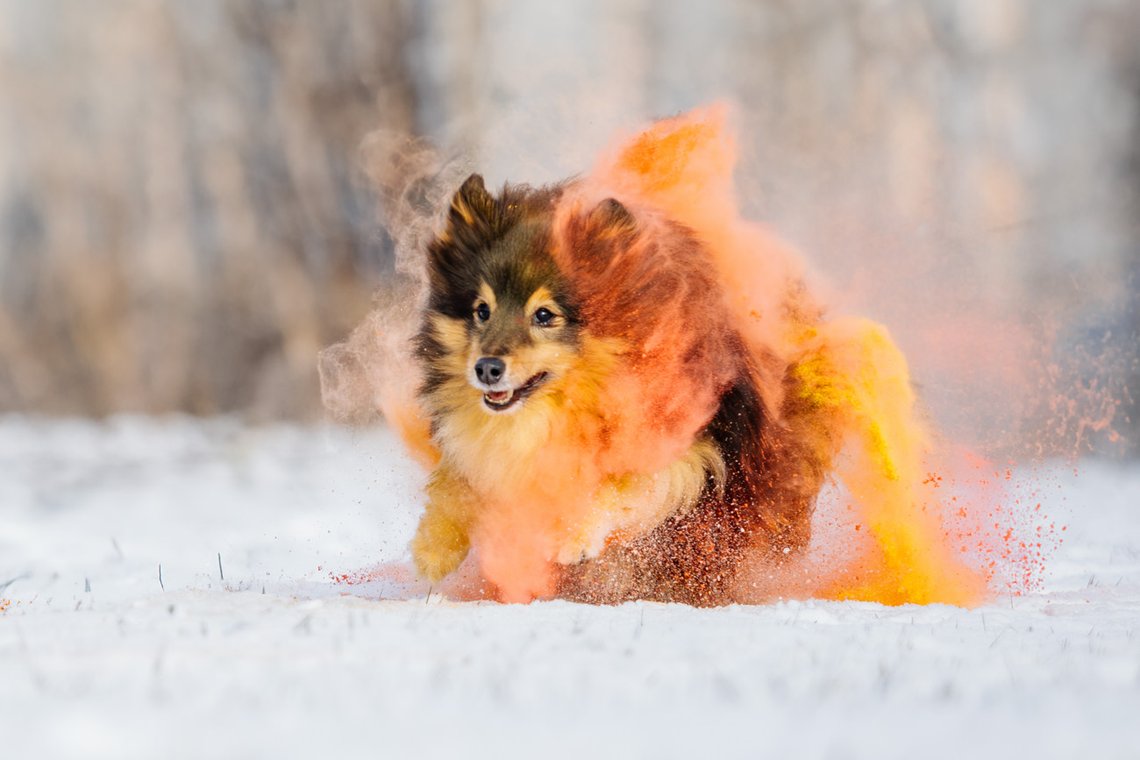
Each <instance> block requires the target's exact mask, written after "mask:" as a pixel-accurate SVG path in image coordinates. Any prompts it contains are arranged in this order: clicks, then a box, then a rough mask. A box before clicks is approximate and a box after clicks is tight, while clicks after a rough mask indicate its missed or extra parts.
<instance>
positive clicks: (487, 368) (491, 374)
mask: <svg viewBox="0 0 1140 760" xmlns="http://www.w3.org/2000/svg"><path fill="white" fill-rule="evenodd" d="M506 371H507V365H506V364H505V363H504V362H503V360H502V359H496V358H495V357H493V356H484V357H483V358H482V359H480V360H479V361H477V362H475V377H477V378H479V382H481V383H486V384H487V385H494V384H495V383H497V382H499V379H500V378H502V376H503V373H504V372H506Z"/></svg>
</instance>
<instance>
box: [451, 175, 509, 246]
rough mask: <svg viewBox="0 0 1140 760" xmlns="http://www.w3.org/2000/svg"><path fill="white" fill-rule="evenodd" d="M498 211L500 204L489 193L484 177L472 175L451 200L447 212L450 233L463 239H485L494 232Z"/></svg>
mask: <svg viewBox="0 0 1140 760" xmlns="http://www.w3.org/2000/svg"><path fill="white" fill-rule="evenodd" d="M498 211H499V209H498V204H497V203H496V202H495V198H494V196H492V195H491V194H490V193H489V192H487V187H486V185H484V184H483V177H482V176H481V175H479V174H472V175H471V176H470V177H468V178H467V179H466V180H464V181H463V184H462V185H460V186H459V190H457V191H456V192H455V195H453V196H452V198H451V207H450V208H449V209H448V212H447V227H448V231H449V232H450V233H451V234H452V235H454V236H456V237H458V238H461V239H481V238H485V237H487V236H488V235H490V234H491V232H492V231H493V230H494V227H495V223H496V220H497V218H498Z"/></svg>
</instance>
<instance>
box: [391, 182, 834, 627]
mask: <svg viewBox="0 0 1140 760" xmlns="http://www.w3.org/2000/svg"><path fill="white" fill-rule="evenodd" d="M577 189H578V188H577V187H576V185H575V183H573V182H570V183H566V184H563V185H558V186H554V187H546V188H537V189H536V188H531V187H527V186H510V185H508V186H506V187H505V188H504V189H503V190H502V191H501V192H500V193H498V194H497V195H493V194H492V193H490V192H489V191H488V190H487V189H486V187H485V185H484V182H483V179H482V178H481V177H480V176H479V175H477V174H476V175H471V176H470V177H469V178H468V179H467V180H466V181H465V182H464V183H463V184H462V186H461V187H460V188H459V189H458V191H457V192H456V193H455V194H454V197H453V198H452V199H451V202H450V208H449V210H448V213H447V219H446V224H445V227H444V229H443V231H442V232H441V233H440V234H439V235H438V236H437V237H436V239H435V240H434V241H433V242H432V243H431V245H430V246H429V249H428V257H427V259H428V260H427V271H428V289H429V295H428V299H427V306H426V310H425V312H424V314H423V320H422V327H421V330H420V332H419V335H418V337H417V339H416V346H417V357H418V361H419V362H420V363H421V366H422V373H423V382H422V387H421V388H420V391H419V402H420V405H421V407H422V410H423V413H424V414H425V415H426V417H427V418H428V420H429V421H430V436H431V442H432V444H433V445H434V447H435V448H436V449H437V450H438V452H439V458H438V464H437V465H436V467H435V469H434V471H433V472H432V473H431V475H430V479H429V483H428V487H427V495H428V502H427V509H426V512H425V513H424V515H423V517H422V520H421V521H420V523H419V527H418V530H417V532H416V535H415V538H414V540H413V543H412V554H413V559H414V561H415V564H416V567H417V568H418V570H419V572H420V573H421V574H422V575H423V576H424V577H426V578H428V579H430V580H431V581H439V580H440V579H442V578H444V577H445V576H447V575H448V574H450V573H452V572H453V571H455V570H456V568H457V567H459V565H460V563H461V562H462V561H463V560H464V558H465V557H466V556H467V554H468V552H469V550H470V549H471V547H472V544H473V543H474V544H475V545H476V546H477V548H478V549H479V550H480V551H481V552H482V554H483V556H482V557H481V560H480V562H481V565H482V566H483V569H484V575H485V576H486V577H487V578H488V579H489V580H490V581H491V582H492V583H494V584H496V585H497V587H498V588H499V589H500V592H501V596H503V597H505V598H508V599H527V598H531V597H534V596H544V595H557V596H560V597H562V598H568V599H573V600H580V601H587V602H598V603H615V602H620V601H623V600H627V599H651V600H660V601H678V602H685V603H688V604H692V605H716V604H723V603H727V602H729V601H732V599H733V592H732V588H733V584H734V581H735V577H736V573H737V570H738V568H739V567H740V565H741V563H742V561H743V559H744V558H745V557H746V556H747V555H757V554H759V555H764V556H767V557H768V558H770V559H771V560H772V561H775V562H779V561H781V560H783V559H784V558H786V557H788V556H794V555H795V554H796V553H798V552H800V550H802V549H803V548H804V546H805V545H806V544H807V542H808V539H809V536H810V525H811V515H812V509H813V504H814V501H815V498H816V495H817V493H818V492H819V490H820V488H821V485H822V483H823V481H824V478H825V476H826V473H827V471H828V468H829V465H830V457H831V455H832V453H831V452H832V450H833V448H834V447H833V446H831V445H820V441H819V440H817V439H818V438H819V437H820V436H821V435H823V436H825V437H826V436H827V435H828V432H827V429H826V426H824V427H822V428H821V427H820V426H819V425H817V424H810V425H809V424H806V422H807V418H808V417H810V416H811V415H812V414H813V409H812V408H811V405H809V404H805V403H804V401H803V399H804V395H803V394H802V393H798V392H796V389H795V388H794V387H793V386H795V385H796V384H797V383H798V382H799V380H797V372H796V368H795V367H794V366H786V367H782V368H781V371H782V375H783V376H782V377H780V378H779V380H778V382H779V383H781V384H783V385H785V386H787V387H786V388H784V392H782V393H780V394H777V395H778V397H779V402H778V403H780V407H779V408H777V409H769V408H767V407H768V406H770V405H771V403H770V402H768V403H766V400H765V398H764V395H765V394H764V389H763V388H762V387H760V386H759V383H760V378H761V376H762V375H763V374H764V372H765V371H768V370H767V369H766V368H761V367H758V366H757V363H758V361H762V359H761V360H758V359H757V357H756V355H755V351H750V350H749V349H748V347H747V346H746V345H745V340H744V338H743V337H742V335H741V333H740V331H739V330H738V329H737V327H736V326H735V325H734V324H733V316H732V311H731V310H730V309H729V308H728V307H727V306H726V304H725V296H724V294H723V288H722V286H721V284H720V283H719V282H718V279H717V276H716V274H715V271H716V266H715V265H714V262H713V261H712V260H711V259H710V257H709V255H708V253H707V251H705V250H704V249H703V246H702V243H701V242H699V241H698V240H697V238H696V237H695V236H694V235H693V233H692V232H691V230H689V229H687V228H686V227H684V226H683V225H681V224H679V223H677V222H675V221H673V220H671V219H669V218H666V217H665V216H664V215H663V214H662V213H660V212H659V211H655V210H653V209H645V208H639V209H636V210H634V209H633V208H631V207H627V204H625V203H623V202H622V200H621V199H619V198H614V197H607V198H602V199H600V200H597V202H596V203H595V202H593V201H592V200H583V198H581V197H575V196H576V195H578V193H577ZM635 250H637V251H639V252H638V253H637V254H636V255H634V253H633V252H634V251H635ZM789 303H791V300H789ZM789 308H791V306H789ZM693 314H699V315H700V318H699V319H696V320H694V325H693V326H691V327H690V328H686V326H685V325H686V323H687V322H688V321H689V320H691V319H693V316H692V315H693ZM810 318H811V317H810V315H807V316H805V317H804V319H805V320H809V321H810ZM670 373H673V374H674V375H675V378H670V377H660V375H661V374H665V375H669V374H670ZM700 373H703V374H704V376H702V377H694V376H693V375H696V374H700ZM653 383H657V385H658V387H656V388H649V387H648V386H651V385H653ZM670 383H675V384H677V387H675V388H672V389H671V388H669V387H668V384H670ZM653 394H656V396H654V395H653ZM769 395H771V394H769ZM647 396H648V397H649V398H648V399H647ZM686 396H689V397H686ZM694 396H695V397H694ZM637 405H642V406H643V407H644V408H643V409H642V410H640V411H639V412H638V414H637V415H633V414H631V413H630V406H637ZM615 407H621V408H615ZM642 412H644V413H642ZM623 415H624V416H623ZM623 425H624V426H625V427H626V428H632V429H630V430H627V429H623ZM686 426H687V427H686ZM821 430H822V431H823V432H822V433H821V432H820V431H821ZM671 431H672V432H673V433H676V434H674V435H673V436H672V439H671V441H672V442H671V443H670V444H669V445H668V446H665V447H660V446H654V441H652V440H646V439H647V438H652V437H653V436H655V435H658V434H660V435H661V436H664V437H669V436H670V433H671ZM623 436H625V438H626V440H623ZM631 436H640V437H641V438H642V440H640V441H636V440H633V441H631V440H629V439H630V437H631ZM678 441H679V442H678ZM670 446H671V447H672V450H669V451H664V452H663V451H661V450H660V449H662V448H666V449H668V448H669V447H670ZM642 447H644V451H645V452H646V453H645V460H644V461H637V460H638V458H639V457H638V454H637V452H638V451H640V450H642ZM607 452H608V453H610V454H612V456H611V457H610V459H609V460H605V455H606V454H607ZM631 455H632V456H631ZM599 457H601V459H599ZM520 544H536V545H534V546H529V545H523V546H520ZM510 553H514V554H516V555H519V556H522V557H523V558H524V559H522V560H519V561H510V560H508V561H506V562H505V563H504V562H503V561H502V559H503V558H502V557H500V556H497V555H499V554H510ZM528 557H529V559H527V558H528ZM516 559H517V558H516ZM520 575H521V576H523V577H522V578H521V580H520Z"/></svg>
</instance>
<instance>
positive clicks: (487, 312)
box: [475, 303, 491, 322]
mask: <svg viewBox="0 0 1140 760" xmlns="http://www.w3.org/2000/svg"><path fill="white" fill-rule="evenodd" d="M475 316H476V317H478V318H479V321H480V322H486V321H487V320H488V319H490V318H491V307H490V306H488V305H487V304H485V303H481V304H479V305H478V306H476V307H475Z"/></svg>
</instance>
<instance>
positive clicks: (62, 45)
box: [0, 0, 1140, 455]
mask: <svg viewBox="0 0 1140 760" xmlns="http://www.w3.org/2000/svg"><path fill="white" fill-rule="evenodd" d="M1138 40H1140V2H1136V1H1135V0H1083V1H1082V2H1078V1H1077V0H1073V1H1072V2H1064V3H1059V2H1058V3H1041V2H1031V0H923V1H922V2H905V3H904V2H890V1H888V0H768V1H766V2H755V1H753V2H746V1H745V0H717V1H715V2H714V1H709V2H701V3H696V2H680V1H679V0H677V1H673V2H651V1H650V0H581V1H580V2H534V1H533V0H479V1H471V2H443V1H442V0H425V1H423V2H413V1H412V0H406V1H404V2H401V1H399V0H391V1H386V0H345V1H344V2H338V3H325V2H318V1H317V0H308V1H305V0H193V2H191V1H190V0H168V1H167V2H162V1H161V0H102V1H101V2H99V3H89V2H85V1H84V0H0V412H24V413H46V414H51V415H94V416H103V415H108V414H112V413H116V412H142V413H167V412H187V413H191V414H195V415H215V414H223V413H236V414H239V415H241V416H242V417H243V418H246V419H249V420H253V421H268V420H278V419H287V420H301V421H312V420H315V419H319V418H320V417H321V415H322V411H321V404H320V394H319V390H318V381H317V372H316V356H317V353H318V351H319V350H320V349H321V348H323V347H324V346H327V345H328V344H330V343H333V342H335V341H337V340H340V339H342V338H343V337H345V336H346V335H347V333H348V332H349V331H350V330H351V329H352V327H353V326H355V325H356V324H357V323H358V322H359V321H360V320H361V319H362V318H363V317H364V315H365V314H366V313H367V312H368V310H369V307H370V298H371V295H372V293H373V292H375V290H376V289H377V288H378V287H379V286H381V285H382V284H383V283H384V282H385V279H386V278H387V277H388V276H389V275H390V272H391V267H392V259H393V242H392V238H391V236H389V235H388V233H387V232H386V231H385V230H384V228H383V226H382V224H381V223H380V220H381V218H382V211H383V210H382V209H379V208H378V202H377V200H376V196H375V194H374V193H373V191H372V190H371V189H370V187H369V184H368V182H367V180H366V178H365V172H364V170H363V161H362V159H361V152H360V146H361V143H362V141H363V140H364V138H365V137H366V136H367V135H368V134H369V133H370V132H372V131H374V130H378V129H388V130H396V131H401V132H407V133H409V134H414V135H420V136H424V137H426V138H429V139H431V140H432V141H434V142H435V143H436V144H437V145H438V146H440V148H441V149H442V150H443V151H444V152H445V153H446V154H447V155H451V156H456V157H460V158H461V160H463V161H465V162H470V163H471V164H472V165H473V166H475V167H477V168H478V169H479V170H480V171H482V173H483V174H484V175H485V176H487V178H488V180H489V181H490V182H494V183H499V182H503V181H506V180H508V179H509V180H512V181H529V182H536V183H537V182H545V181H551V180H554V179H558V178H560V177H564V176H566V175H569V174H573V173H575V172H580V171H583V170H585V169H587V168H588V167H589V166H590V164H591V161H592V156H593V155H595V154H596V152H597V151H598V150H599V149H601V148H603V147H604V146H605V144H606V143H607V141H608V140H609V139H611V137H612V135H613V134H614V133H615V132H618V131H621V130H630V129H633V128H636V127H637V126H638V125H639V124H640V123H642V122H644V121H645V120H646V119H649V118H653V117H656V116H664V115H670V114H672V113H676V112H678V111H681V110H685V109H687V108H690V107H692V106H696V105H700V104H702V103H706V102H708V101H710V100H713V99H718V98H727V99H729V100H730V101H731V102H733V103H734V104H735V107H736V113H737V124H738V127H739V134H740V142H741V152H742V156H743V164H742V166H741V169H740V172H739V184H740V188H741V191H742V199H743V204H744V206H745V210H746V211H747V213H748V214H749V215H750V216H752V217H753V218H756V219H760V220H764V221H765V222H767V223H768V224H770V225H771V226H772V227H773V228H774V229H775V230H777V231H778V232H779V234H781V235H783V236H784V237H785V238H787V239H788V240H790V241H791V242H792V243H794V244H795V245H796V246H797V247H798V248H799V249H800V250H801V251H803V253H804V256H805V258H806V259H807V261H808V262H809V266H810V268H811V271H812V272H813V277H815V278H816V280H817V282H818V283H819V284H820V287H822V288H824V289H825V290H827V291H828V292H829V293H830V294H831V299H832V302H833V303H835V304H836V308H841V309H844V310H857V311H861V312H865V313H869V314H870V315H871V316H873V317H875V318H877V319H880V320H883V321H884V322H886V324H887V325H888V326H890V327H891V329H892V330H893V331H894V333H895V335H896V337H897V338H898V340H899V341H900V343H902V345H903V347H904V349H905V350H906V351H907V352H908V354H909V355H910V356H911V357H912V359H913V361H914V364H915V374H916V378H917V380H918V382H919V384H920V386H921V387H922V388H923V393H924V396H925V397H926V399H927V402H928V404H929V405H930V407H931V409H932V413H933V414H934V415H935V416H936V417H937V418H938V419H939V421H940V423H941V424H942V425H943V426H944V427H945V428H946V429H948V430H949V431H951V432H952V433H954V434H958V433H961V434H963V435H967V437H968V438H970V439H971V440H972V441H977V442H980V443H982V444H985V445H988V446H990V447H991V448H993V449H995V450H1007V449H1012V448H1016V447H1015V446H1014V445H1013V444H1012V443H1011V441H1014V440H1015V439H1016V440H1017V441H1018V442H1019V443H1018V446H1020V447H1021V448H1025V447H1026V446H1030V448H1032V446H1036V447H1037V448H1038V450H1039V453H1050V452H1051V451H1053V450H1054V449H1053V448H1050V446H1051V445H1052V444H1051V443H1050V441H1054V440H1055V441H1059V442H1060V443H1059V444H1058V445H1059V446H1060V447H1061V448H1065V447H1071V446H1072V445H1076V446H1077V447H1078V448H1079V449H1080V450H1094V451H1097V452H1101V453H1105V454H1112V455H1121V454H1127V453H1129V452H1131V453H1133V454H1135V453H1136V452H1137V451H1138V450H1140V449H1138V447H1137V446H1136V445H1135V443H1134V441H1135V440H1136V439H1137V437H1138V436H1137V433H1140V427H1137V425H1136V424H1135V423H1134V422H1133V420H1135V419H1137V418H1138V415H1136V414H1134V413H1133V411H1132V409H1133V401H1132V399H1133V398H1136V397H1140V371H1138V367H1137V343H1138V340H1137V335H1138V332H1140V306H1138V303H1137V295H1136V294H1137V286H1138V280H1137V278H1138V275H1140V44H1138V42H1137V41H1138ZM1025 388H1030V389H1032V392H1030V393H1025V392H1023V390H1024V389H1025ZM1019 389H1020V390H1019ZM979 420H983V421H984V422H985V424H984V425H979V424H978V423H979ZM967 433H968V434H967ZM1030 444H1031V445H1030Z"/></svg>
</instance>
